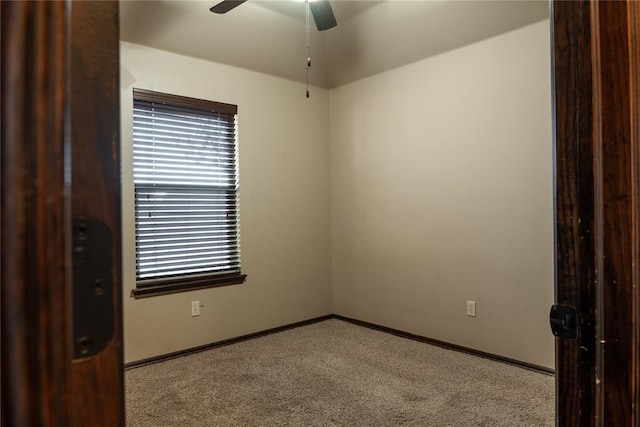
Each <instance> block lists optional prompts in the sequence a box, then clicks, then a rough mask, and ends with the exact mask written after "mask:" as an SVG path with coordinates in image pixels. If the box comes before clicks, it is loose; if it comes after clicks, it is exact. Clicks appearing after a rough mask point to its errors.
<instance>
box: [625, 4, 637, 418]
mask: <svg viewBox="0 0 640 427" xmlns="http://www.w3.org/2000/svg"><path fill="white" fill-rule="evenodd" d="M628 22H629V25H630V27H629V32H630V37H629V53H630V55H629V76H630V79H631V80H630V97H631V103H630V104H631V130H630V131H631V159H632V161H633V165H632V170H631V175H632V179H633V183H632V184H633V186H634V188H635V189H636V191H634V192H633V193H632V200H633V202H632V203H633V205H632V209H633V231H632V232H633V241H632V245H633V256H634V257H635V259H636V260H638V259H640V193H639V192H638V189H640V2H637V1H634V2H630V3H629V19H628ZM632 274H633V289H634V295H633V304H634V308H633V314H634V316H633V329H634V337H633V338H634V340H635V343H634V346H633V364H634V366H633V378H632V387H633V390H634V395H635V402H634V406H633V408H634V413H633V425H634V426H638V425H640V262H636V263H635V264H634V266H633V273H632Z"/></svg>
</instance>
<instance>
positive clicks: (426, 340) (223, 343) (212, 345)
mask: <svg viewBox="0 0 640 427" xmlns="http://www.w3.org/2000/svg"><path fill="white" fill-rule="evenodd" d="M329 319H338V320H342V321H344V322H349V323H352V324H354V325H358V326H362V327H365V328H369V329H373V330H376V331H380V332H386V333H388V334H392V335H395V336H398V337H402V338H407V339H411V340H414V341H419V342H422V343H426V344H431V345H435V346H438V347H442V348H446V349H447V350H453V351H459V352H462V353H466V354H470V355H473V356H478V357H483V358H485V359H491V360H495V361H497V362H502V363H507V364H509V365H514V366H517V367H519V368H525V369H529V370H532V371H536V372H541V373H543V374H550V375H554V374H555V370H554V369H551V368H547V367H545V366H539V365H534V364H532V363H527V362H523V361H520V360H516V359H510V358H508V357H504V356H499V355H497V354H493V353H487V352H484V351H480V350H476V349H473V348H469V347H464V346H461V345H457V344H450V343H448V342H445V341H440V340H436V339H433V338H428V337H424V336H422V335H416V334H412V333H410V332H405V331H401V330H399V329H394V328H389V327H387V326H381V325H376V324H375V323H370V322H365V321H363V320H358V319H353V318H350V317H346V316H342V315H340V314H327V315H325V316H320V317H314V318H313V319H308V320H303V321H301V322H295V323H290V324H288V325H283V326H278V327H276V328H271V329H265V330H264V331H259V332H254V333H252V334H247V335H242V336H239V337H235V338H229V339H226V340H222V341H216V342H213V343H210V344H205V345H200V346H197V347H191V348H187V349H184V350H179V351H174V352H172V353H167V354H162V355H159V356H154V357H149V358H147V359H142V360H136V361H135V362H129V363H126V364H125V365H124V367H125V369H131V368H137V367H140V366H145V365H150V364H153V363H158V362H163V361H165V360H169V359H175V358H176V357H182V356H187V355H190V354H194V353H199V352H201V351H205V350H211V349H213V348H218V347H223V346H226V345H231V344H236V343H239V342H242V341H247V340H250V339H253V338H259V337H264V336H266V335H271V334H275V333H278V332H282V331H286V330H289V329H295V328H299V327H301V326H307V325H311V324H314V323H318V322H323V321H325V320H329Z"/></svg>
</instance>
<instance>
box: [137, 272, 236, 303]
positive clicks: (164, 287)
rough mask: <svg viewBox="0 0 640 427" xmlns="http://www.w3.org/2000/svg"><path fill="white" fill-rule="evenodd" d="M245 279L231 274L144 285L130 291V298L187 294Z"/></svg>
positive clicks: (234, 283)
mask: <svg viewBox="0 0 640 427" xmlns="http://www.w3.org/2000/svg"><path fill="white" fill-rule="evenodd" d="M246 279H247V275H246V274H233V275H226V276H210V277H201V278H197V279H188V280H180V279H176V281H173V282H168V283H162V284H157V285H149V284H147V285H144V286H140V287H136V288H135V289H133V290H132V291H131V296H132V297H133V298H135V299H139V298H148V297H155V296H159V295H169V294H176V293H179V292H189V291H195V290H198V289H208V288H218V287H220V286H229V285H239V284H241V283H244V282H245V280H246Z"/></svg>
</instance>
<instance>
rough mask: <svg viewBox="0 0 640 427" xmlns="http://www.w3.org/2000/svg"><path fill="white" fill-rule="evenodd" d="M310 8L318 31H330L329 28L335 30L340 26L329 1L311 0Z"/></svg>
mask: <svg viewBox="0 0 640 427" xmlns="http://www.w3.org/2000/svg"><path fill="white" fill-rule="evenodd" d="M309 7H310V8H311V14H312V15H313V20H314V21H316V27H318V31H324V30H328V29H329V28H333V27H335V26H336V25H338V23H337V22H336V17H335V16H334V15H333V9H331V3H329V0H316V1H311V0H309Z"/></svg>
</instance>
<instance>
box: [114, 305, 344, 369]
mask: <svg viewBox="0 0 640 427" xmlns="http://www.w3.org/2000/svg"><path fill="white" fill-rule="evenodd" d="M332 318H333V314H327V315H325V316H320V317H314V318H313V319H308V320H303V321H301V322H295V323H290V324H288V325H283V326H278V327H276V328H271V329H265V330H264V331H258V332H254V333H252V334H246V335H242V336H239V337H235V338H229V339H226V340H222V341H216V342H213V343H210V344H204V345H199V346H197V347H191V348H186V349H184V350H179V351H174V352H172V353H167V354H161V355H159V356H153V357H149V358H146V359H141V360H136V361H135V362H129V363H125V365H124V368H125V369H131V368H138V367H140V366H145V365H150V364H152V363H158V362H164V361H165V360H169V359H175V358H176V357H182V356H188V355H190V354H194V353H199V352H201V351H205V350H211V349H213V348H218V347H224V346H226V345H231V344H236V343H239V342H242V341H247V340H250V339H253V338H259V337H264V336H266V335H271V334H275V333H277V332H282V331H286V330H289V329H295V328H299V327H301V326H307V325H311V324H313V323H318V322H322V321H324V320H329V319H332Z"/></svg>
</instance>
